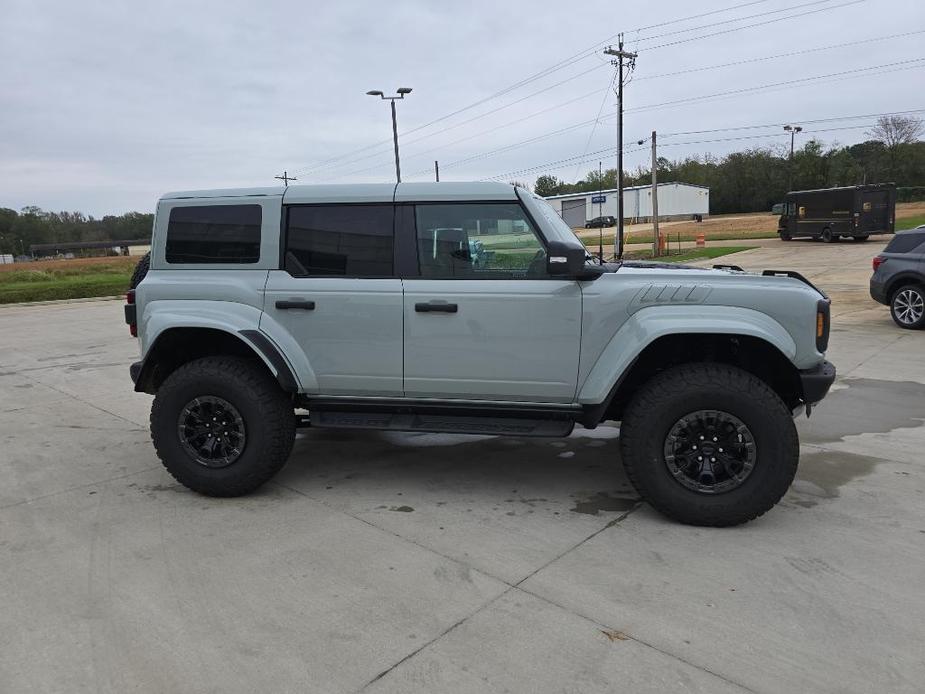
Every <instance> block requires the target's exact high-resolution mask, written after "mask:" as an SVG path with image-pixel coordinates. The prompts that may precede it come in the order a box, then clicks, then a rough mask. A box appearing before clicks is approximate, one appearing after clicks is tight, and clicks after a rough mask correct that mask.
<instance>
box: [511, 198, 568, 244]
mask: <svg viewBox="0 0 925 694" xmlns="http://www.w3.org/2000/svg"><path fill="white" fill-rule="evenodd" d="M518 192H520V193H522V195H521V196H520V197H521V199H522V200H523V201H524V203H526V205H527V209H529V210H530V212H531V213H532V214H533V215H534V216H539V217H541V218H542V220H541V223H543V227H544V228H545V229H549V230H550V231H551V232H553V233H554V234H555V235H556V240H557V241H565V242H566V243H570V244H574V243H578V244H581V246H582V247H584V244H583V243H581V239H579V238H578V236H577V235H576V234H575V232H574V231H573V230H572V228H571V227H570V226H569V225H568V224H566V223H565V222H564V221H563V220H562V217H560V216H559V215H558V214H556V211H555V210H554V209H553V208H552V205H550V204H549V203H548V202H546V201H545V200H543V198H541V197H540V196H538V195H536V194H533V193H530V192H528V191H522V190H521V191H518ZM538 221H539V220H538Z"/></svg>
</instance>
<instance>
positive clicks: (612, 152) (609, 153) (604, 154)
mask: <svg viewBox="0 0 925 694" xmlns="http://www.w3.org/2000/svg"><path fill="white" fill-rule="evenodd" d="M911 113H925V108H923V109H907V110H903V111H888V112H884V113H869V114H863V115H857V116H836V117H832V118H816V119H809V120H805V119H803V120H801V122H803V123H807V124H813V123H827V122H837V121H839V120H857V119H862V118H879V117H881V116H890V115H903V114H911ZM781 122H783V121H781ZM779 125H781V123H768V124H762V125H742V126H734V127H730V128H715V129H711V130H693V131H687V132H678V133H669V134H668V135H675V136H676V135H693V134H701V133H703V134H707V133H712V132H725V131H735V130H744V129H751V128H773V127H777V126H779ZM873 125H874V124H873V123H865V124H862V125H848V126H839V127H832V128H815V129H813V130H804V131H803V132H804V133H806V134H811V133H821V132H836V131H842V130H861V129H866V128H870V127H872V126H873ZM779 137H786V133H783V132H776V131H775V132H769V133H759V134H756V135H743V136H735V137H720V138H711V139H701V140H688V141H684V142H659V147H660V148H661V147H679V146H689V145H697V144H715V143H719V142H738V141H743V140H755V139H764V138H779ZM640 139H641V138H640ZM645 149H647V148H646V147H641V148H634V149H630V150H626V152H625V153H626V154H633V153H635V152H640V151H643V150H645ZM582 156H600V157H601V158H603V159H613V158H615V157H616V156H617V148H616V147H609V148H605V149H602V150H598V151H596V152H591V153H590V155H582ZM579 158H580V157H578V156H575V157H567V158H565V159H559V160H556V161H552V162H546V163H544V164H538V165H535V166H530V167H526V168H523V169H518V170H516V171H510V172H507V173H503V174H498V175H495V176H490V177H489V178H488V180H495V179H504V178H509V177H512V176H520V175H523V174H526V173H532V172H534V171H539V170H542V169H551V168H552V167H556V166H559V165H564V164H571V162H573V161H575V160H577V159H579Z"/></svg>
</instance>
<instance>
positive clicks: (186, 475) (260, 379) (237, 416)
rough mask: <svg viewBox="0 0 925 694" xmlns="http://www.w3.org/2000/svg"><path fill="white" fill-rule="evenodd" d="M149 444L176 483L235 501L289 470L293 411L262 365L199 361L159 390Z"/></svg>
mask: <svg viewBox="0 0 925 694" xmlns="http://www.w3.org/2000/svg"><path fill="white" fill-rule="evenodd" d="M151 439H152V440H153V441H154V448H155V450H156V451H157V455H158V457H159V458H160V459H161V462H162V463H163V464H164V467H165V468H167V471H168V472H169V473H170V474H171V475H173V476H174V478H175V479H176V480H177V481H178V482H180V483H181V484H183V485H185V486H186V487H189V488H190V489H192V490H193V491H196V492H199V493H200V494H206V495H207V496H240V495H242V494H247V493H249V492H252V491H254V490H255V489H257V488H258V487H260V486H261V485H262V484H264V483H265V482H266V481H267V480H269V479H270V478H271V477H273V475H275V474H276V473H277V472H278V471H279V470H280V469H281V468H282V467H283V465H285V464H286V460H287V459H288V458H289V453H290V451H291V450H292V444H293V441H294V439H295V413H294V411H293V406H292V403H291V402H290V401H289V398H288V397H287V396H286V394H285V393H284V392H283V391H282V390H281V389H280V387H279V385H278V384H277V383H276V381H274V380H273V378H272V377H271V376H270V374H269V373H268V372H267V370H266V369H265V368H263V365H261V364H258V363H256V362H254V361H250V360H247V359H241V358H239V357H204V358H202V359H196V360H195V361H191V362H189V363H187V364H184V365H183V366H181V367H180V368H178V369H177V370H176V371H174V372H173V373H172V374H170V376H168V377H167V378H166V379H165V381H164V382H163V383H162V384H161V386H160V388H159V389H158V391H157V394H156V395H155V397H154V404H153V406H152V407H151Z"/></svg>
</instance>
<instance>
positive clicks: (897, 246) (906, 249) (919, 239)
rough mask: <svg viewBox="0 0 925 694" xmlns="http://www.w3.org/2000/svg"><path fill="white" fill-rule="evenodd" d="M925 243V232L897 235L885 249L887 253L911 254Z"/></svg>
mask: <svg viewBox="0 0 925 694" xmlns="http://www.w3.org/2000/svg"><path fill="white" fill-rule="evenodd" d="M923 243H925V231H914V232H912V233H909V234H896V236H894V237H893V239H892V240H891V241H890V242H889V243H888V244H887V246H886V248H884V249H883V251H884V252H885V253H910V252H912V251H914V250H915V249H916V248H918V247H919V246H921V245H922V244H923Z"/></svg>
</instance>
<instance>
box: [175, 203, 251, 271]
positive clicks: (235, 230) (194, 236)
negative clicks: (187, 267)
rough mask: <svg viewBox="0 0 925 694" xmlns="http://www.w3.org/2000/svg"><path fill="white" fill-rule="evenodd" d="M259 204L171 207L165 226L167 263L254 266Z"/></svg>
mask: <svg viewBox="0 0 925 694" xmlns="http://www.w3.org/2000/svg"><path fill="white" fill-rule="evenodd" d="M261 218H262V213H261V209H260V205H193V206H189V207H174V208H173V209H172V210H171V211H170V220H169V221H168V223H167V244H166V258H167V262H168V263H256V262H257V261H258V260H260V222H261Z"/></svg>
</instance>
